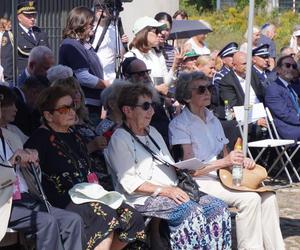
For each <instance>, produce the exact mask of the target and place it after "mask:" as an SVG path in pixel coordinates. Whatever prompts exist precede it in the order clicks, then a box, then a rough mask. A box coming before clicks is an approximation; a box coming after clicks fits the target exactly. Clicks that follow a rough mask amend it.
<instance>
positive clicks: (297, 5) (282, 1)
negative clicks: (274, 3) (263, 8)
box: [278, 0, 300, 12]
mask: <svg viewBox="0 0 300 250" xmlns="http://www.w3.org/2000/svg"><path fill="white" fill-rule="evenodd" d="M278 2H279V4H278V5H279V6H278V7H279V11H285V10H292V11H294V12H299V11H300V1H299V0H279V1H278Z"/></svg>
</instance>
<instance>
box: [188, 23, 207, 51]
mask: <svg viewBox="0 0 300 250" xmlns="http://www.w3.org/2000/svg"><path fill="white" fill-rule="evenodd" d="M199 22H200V23H203V24H204V25H205V26H207V27H208V28H210V25H209V23H207V22H205V21H203V20H199ZM206 37H207V35H206V34H200V35H197V36H193V37H192V38H190V39H189V40H187V42H186V43H185V45H186V46H190V49H193V50H195V52H196V53H197V54H199V55H210V49H209V48H208V47H207V46H206V43H205V39H206Z"/></svg>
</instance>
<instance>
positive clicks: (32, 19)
mask: <svg viewBox="0 0 300 250" xmlns="http://www.w3.org/2000/svg"><path fill="white" fill-rule="evenodd" d="M36 16H37V11H36V6H35V2H34V1H22V2H20V3H19V4H18V6H17V17H18V21H19V25H18V54H17V75H20V74H21V73H22V72H23V70H24V69H25V67H26V65H27V60H28V57H29V53H30V51H31V50H32V49H33V48H34V47H36V46H39V45H44V46H48V35H47V34H46V33H45V32H43V31H42V30H41V29H40V28H38V27H36V26H35V23H36ZM12 53H13V35H12V33H11V32H10V31H6V32H5V33H4V35H3V37H2V49H1V64H2V66H3V68H4V77H5V80H6V81H8V82H12V81H13V54H12Z"/></svg>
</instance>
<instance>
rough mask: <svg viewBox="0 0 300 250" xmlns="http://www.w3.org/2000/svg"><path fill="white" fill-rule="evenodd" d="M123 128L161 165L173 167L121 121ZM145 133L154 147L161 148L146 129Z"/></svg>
mask: <svg viewBox="0 0 300 250" xmlns="http://www.w3.org/2000/svg"><path fill="white" fill-rule="evenodd" d="M122 127H123V129H124V130H126V131H127V132H128V133H129V134H130V135H131V136H132V137H133V138H134V139H135V140H136V141H137V142H138V143H139V144H140V145H142V146H143V148H144V149H145V150H146V151H147V152H148V153H149V154H151V155H152V157H153V158H154V159H155V160H157V161H159V162H160V163H162V164H163V165H166V166H167V167H174V168H176V167H175V166H173V165H172V164H171V163H169V162H167V161H166V160H164V159H162V158H161V157H160V156H159V155H157V153H155V152H154V151H153V150H152V149H151V148H149V147H148V145H146V144H144V143H143V142H142V141H141V140H140V139H139V138H138V137H137V136H136V135H135V134H134V133H133V131H132V130H131V129H130V128H129V127H128V126H127V125H126V124H125V123H123V125H122ZM146 133H147V135H148V136H149V138H150V140H151V141H152V143H153V144H154V145H155V147H157V149H159V150H161V148H160V147H159V146H158V144H157V142H156V141H155V140H154V139H153V138H152V136H150V133H148V131H146Z"/></svg>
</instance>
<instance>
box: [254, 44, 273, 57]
mask: <svg viewBox="0 0 300 250" xmlns="http://www.w3.org/2000/svg"><path fill="white" fill-rule="evenodd" d="M269 47H270V45H269V44H262V45H260V46H258V47H256V48H254V49H252V56H260V57H269V56H270V53H269Z"/></svg>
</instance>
